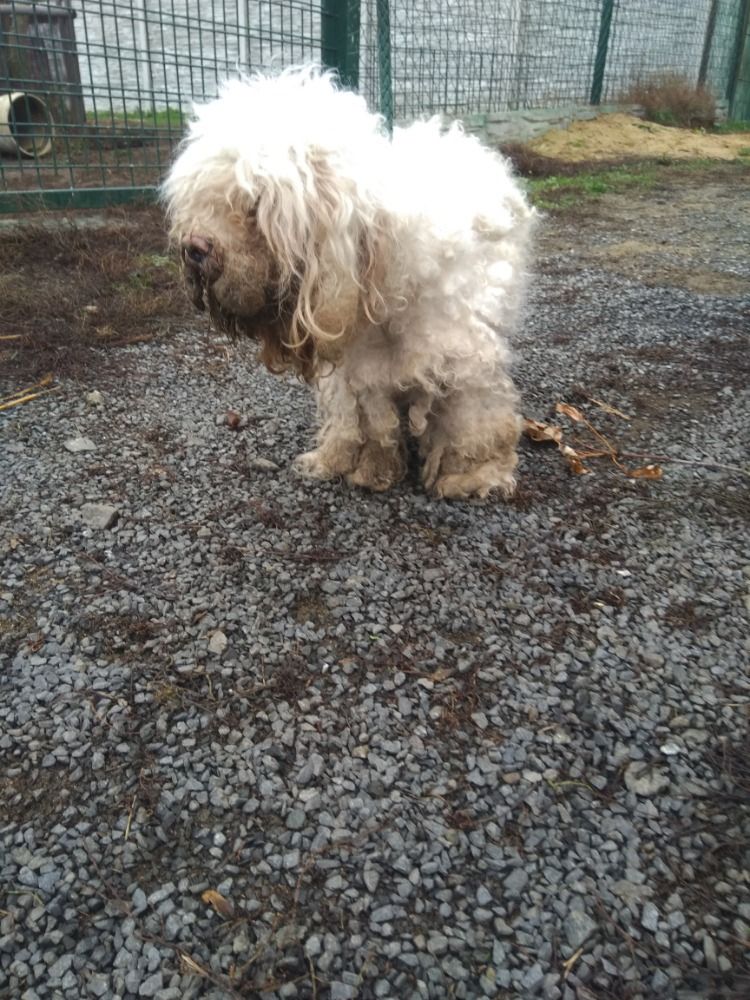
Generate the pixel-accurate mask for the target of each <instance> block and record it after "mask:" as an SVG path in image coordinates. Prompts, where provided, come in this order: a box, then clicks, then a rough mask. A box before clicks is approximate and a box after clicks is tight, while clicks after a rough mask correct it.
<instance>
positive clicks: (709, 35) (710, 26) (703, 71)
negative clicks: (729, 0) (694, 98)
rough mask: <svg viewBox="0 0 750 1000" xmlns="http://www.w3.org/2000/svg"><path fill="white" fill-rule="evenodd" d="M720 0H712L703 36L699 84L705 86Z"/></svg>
mask: <svg viewBox="0 0 750 1000" xmlns="http://www.w3.org/2000/svg"><path fill="white" fill-rule="evenodd" d="M718 6H719V0H711V7H710V8H709V11H708V21H706V33H705V35H704V36H703V55H702V56H701V66H700V69H699V70H698V86H699V87H705V85H706V77H707V76H708V64H709V62H710V61H711V49H712V48H713V44H714V31H715V29H716V11H717V8H718Z"/></svg>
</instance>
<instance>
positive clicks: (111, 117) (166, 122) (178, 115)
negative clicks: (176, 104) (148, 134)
mask: <svg viewBox="0 0 750 1000" xmlns="http://www.w3.org/2000/svg"><path fill="white" fill-rule="evenodd" d="M185 115H186V113H185V112H184V111H181V110H180V109H179V108H165V109H164V110H163V111H147V110H145V109H144V108H141V109H140V110H138V111H116V112H115V113H114V114H107V113H101V114H98V115H97V116H96V119H95V121H92V122H90V124H97V125H99V126H101V125H125V126H127V127H128V128H158V129H171V130H173V131H177V132H180V131H182V125H183V122H184V120H185Z"/></svg>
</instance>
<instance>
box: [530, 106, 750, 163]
mask: <svg viewBox="0 0 750 1000" xmlns="http://www.w3.org/2000/svg"><path fill="white" fill-rule="evenodd" d="M529 145H530V148H531V149H533V150H534V152H536V153H539V154H541V155H542V156H547V157H554V158H556V159H559V160H567V161H569V162H574V163H575V162H580V161H583V160H595V161H599V160H615V159H620V160H622V159H628V158H638V159H651V158H653V159H659V158H661V157H668V158H669V159H674V160H684V159H707V160H736V159H739V158H745V159H748V160H750V131H748V132H735V133H731V134H726V135H724V134H718V133H710V132H703V131H700V130H697V131H695V130H691V129H683V128H671V127H668V126H666V125H656V124H655V123H654V122H646V121H643V120H642V119H640V118H637V117H636V116H635V115H629V114H624V113H618V114H612V115H600V117H599V118H594V119H592V120H590V121H580V122H574V123H573V124H572V125H570V126H569V127H568V128H566V129H555V130H553V131H551V132H547V133H546V134H545V135H543V136H542V137H541V138H539V139H536V140H534V141H533V142H531V143H530V144H529Z"/></svg>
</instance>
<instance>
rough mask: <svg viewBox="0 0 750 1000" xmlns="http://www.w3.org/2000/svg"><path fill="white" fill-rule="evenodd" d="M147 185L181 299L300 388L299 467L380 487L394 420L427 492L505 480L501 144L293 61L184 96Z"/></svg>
mask: <svg viewBox="0 0 750 1000" xmlns="http://www.w3.org/2000/svg"><path fill="white" fill-rule="evenodd" d="M163 197H164V200H165V203H166V207H167V213H168V218H169V224H170V231H171V234H172V237H173V238H174V240H175V241H176V242H178V243H179V245H180V247H181V253H182V260H183V266H184V271H185V276H186V279H187V281H188V283H189V286H190V288H191V292H192V297H193V301H194V302H195V304H196V306H197V307H198V308H200V309H203V308H206V307H207V308H208V309H209V310H210V313H211V315H212V317H213V319H214V321H215V322H216V324H217V326H219V327H220V328H221V329H222V330H225V331H226V332H228V333H229V334H230V335H232V336H236V335H246V336H250V337H253V338H255V339H256V340H258V342H259V343H260V345H261V348H260V357H261V359H262V360H263V362H264V363H265V364H266V365H267V366H268V368H269V369H270V370H271V371H274V372H280V371H284V370H293V371H295V372H297V373H299V374H300V375H302V376H303V377H304V378H306V379H307V380H308V381H309V382H310V383H311V384H312V386H313V387H314V390H315V392H316V395H317V402H318V411H319V423H320V427H319V431H318V439H317V447H316V448H315V450H314V451H309V452H307V453H306V454H303V455H301V456H300V457H299V458H298V459H297V468H298V470H299V471H300V472H301V473H302V474H303V475H305V476H308V477H313V478H317V479H328V478H332V477H337V476H345V477H346V478H347V479H348V480H349V482H351V483H354V484H356V485H358V486H364V487H368V488H369V489H373V490H385V489H388V488H389V487H390V486H392V485H393V484H394V483H395V482H397V481H398V480H399V479H400V478H401V476H402V475H403V473H404V470H405V453H406V447H405V440H404V435H405V434H411V435H412V436H413V437H414V438H415V439H416V441H417V442H418V445H419V453H420V455H421V459H422V480H423V482H424V485H425V487H426V488H427V489H429V490H432V491H433V492H434V493H435V494H436V495H437V496H441V497H453V498H462V497H469V496H473V495H477V496H482V497H483V496H486V495H487V494H488V493H489V492H490V491H491V490H498V491H500V492H502V493H503V494H505V495H509V494H510V493H512V491H513V489H514V486H515V479H514V469H515V466H516V462H517V457H516V445H517V441H518V436H519V429H520V419H519V416H518V396H517V393H516V390H515V388H514V386H513V383H512V381H511V379H510V376H509V374H508V347H507V338H508V336H509V334H511V333H512V331H513V328H514V326H515V324H516V323H517V320H518V312H519V306H520V304H521V298H522V292H523V288H524V283H525V264H526V260H525V258H526V253H527V247H528V244H529V236H530V230H531V228H532V220H533V215H534V213H533V210H532V209H531V208H530V207H529V205H528V203H527V201H526V199H525V197H524V195H523V193H522V192H521V190H520V189H519V187H518V185H517V184H516V182H515V181H514V180H513V178H512V176H511V172H510V168H509V165H508V164H507V163H506V162H505V161H504V160H503V159H502V158H501V157H500V156H498V155H497V154H495V153H493V152H491V151H489V150H487V149H486V148H484V147H483V146H482V145H481V144H480V143H479V142H478V141H477V140H476V139H474V138H472V137H469V136H467V135H465V134H464V133H463V131H462V130H461V128H460V126H458V125H453V126H452V127H451V128H449V129H447V130H445V129H444V128H443V127H442V126H441V123H440V122H439V120H437V119H433V120H431V121H427V122H417V123H416V124H414V125H411V126H410V127H408V128H404V129H401V128H396V129H394V131H393V136H392V137H390V136H389V135H388V134H387V131H386V130H385V129H384V126H383V121H382V119H381V118H380V117H379V116H378V115H374V114H371V113H370V112H369V111H368V110H367V107H366V105H365V102H364V100H363V99H362V98H361V97H358V96H357V95H355V94H353V93H349V92H347V91H345V90H342V89H340V88H339V87H338V86H337V84H336V81H335V79H334V78H333V77H332V76H331V74H329V73H323V72H320V71H319V70H317V69H314V68H301V69H293V70H288V71H286V72H284V73H281V74H280V75H278V76H275V77H268V76H256V77H252V78H250V79H245V80H240V81H230V82H228V83H226V84H225V85H224V86H223V88H222V90H221V93H220V96H219V97H218V98H217V99H216V100H213V101H209V102H208V103H205V104H202V105H198V106H197V107H196V108H195V111H194V116H193V119H192V121H191V124H190V126H189V130H188V133H187V136H186V138H185V140H184V141H183V143H182V146H181V147H180V150H179V153H178V155H177V158H176V160H175V162H174V164H173V166H172V168H171V171H170V173H169V175H168V177H167V179H166V181H165V183H164V186H163Z"/></svg>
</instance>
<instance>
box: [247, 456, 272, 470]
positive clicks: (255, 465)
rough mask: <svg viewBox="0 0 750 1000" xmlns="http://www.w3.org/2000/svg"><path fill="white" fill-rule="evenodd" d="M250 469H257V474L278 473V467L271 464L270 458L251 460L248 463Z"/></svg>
mask: <svg viewBox="0 0 750 1000" xmlns="http://www.w3.org/2000/svg"><path fill="white" fill-rule="evenodd" d="M249 465H250V468H251V469H257V470H258V472H278V471H279V466H278V465H277V464H276V463H275V462H272V461H271V459H270V458H260V457H256V458H251V459H250V462H249Z"/></svg>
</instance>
